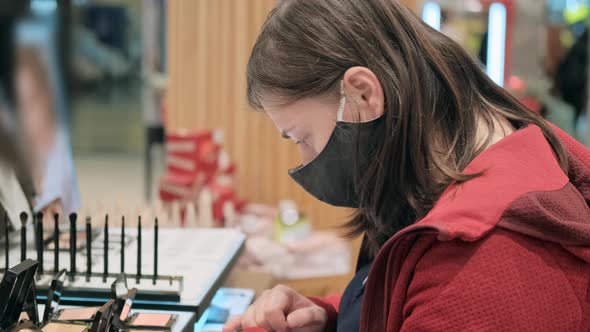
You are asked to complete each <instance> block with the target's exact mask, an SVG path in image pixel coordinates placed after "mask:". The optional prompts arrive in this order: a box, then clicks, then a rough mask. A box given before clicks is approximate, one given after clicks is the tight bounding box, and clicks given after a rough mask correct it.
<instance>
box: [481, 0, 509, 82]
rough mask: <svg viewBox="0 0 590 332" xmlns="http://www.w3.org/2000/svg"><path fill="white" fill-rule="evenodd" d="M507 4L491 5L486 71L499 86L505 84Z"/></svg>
mask: <svg viewBox="0 0 590 332" xmlns="http://www.w3.org/2000/svg"><path fill="white" fill-rule="evenodd" d="M506 24H507V11H506V6H504V5H503V4H501V3H497V2H496V3H493V4H492V5H491V6H490V12H489V22H488V63H487V64H486V72H487V74H488V76H489V77H490V78H491V79H492V80H493V81H494V82H496V84H498V85H499V86H504V69H505V68H504V66H505V61H506Z"/></svg>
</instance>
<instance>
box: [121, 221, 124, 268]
mask: <svg viewBox="0 0 590 332" xmlns="http://www.w3.org/2000/svg"><path fill="white" fill-rule="evenodd" d="M121 274H125V216H123V217H122V218H121Z"/></svg>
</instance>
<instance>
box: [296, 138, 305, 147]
mask: <svg viewBox="0 0 590 332" xmlns="http://www.w3.org/2000/svg"><path fill="white" fill-rule="evenodd" d="M306 139H307V137H305V138H302V139H300V140H297V141H295V144H297V145H299V144H301V143H305V140H306Z"/></svg>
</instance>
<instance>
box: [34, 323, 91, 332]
mask: <svg viewBox="0 0 590 332" xmlns="http://www.w3.org/2000/svg"><path fill="white" fill-rule="evenodd" d="M41 331H43V332H87V331H88V327H87V326H86V325H77V324H68V323H55V322H54V323H49V324H47V325H46V326H44V327H43V328H42V329H41Z"/></svg>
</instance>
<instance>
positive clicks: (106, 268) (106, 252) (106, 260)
mask: <svg viewBox="0 0 590 332" xmlns="http://www.w3.org/2000/svg"><path fill="white" fill-rule="evenodd" d="M103 263H104V266H103V274H102V282H103V283H104V282H107V277H108V275H109V215H108V214H107V215H106V217H105V219H104V258H103Z"/></svg>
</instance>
